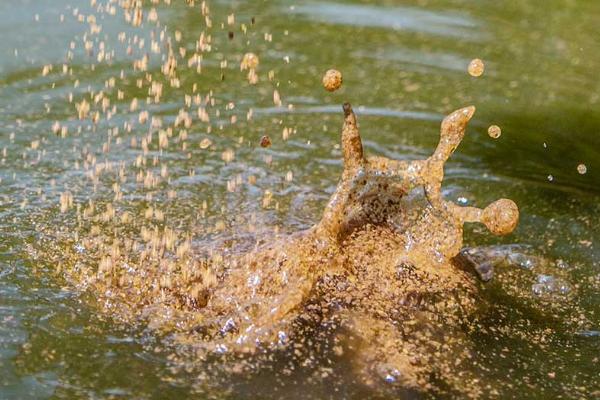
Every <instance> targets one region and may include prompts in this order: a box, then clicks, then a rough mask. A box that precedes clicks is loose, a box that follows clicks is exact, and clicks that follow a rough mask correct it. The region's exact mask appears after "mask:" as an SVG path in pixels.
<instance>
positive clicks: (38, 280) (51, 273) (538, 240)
mask: <svg viewBox="0 0 600 400" xmlns="http://www.w3.org/2000/svg"><path fill="white" fill-rule="evenodd" d="M144 3H145V4H144V8H143V10H144V18H145V20H144V23H143V24H142V25H141V26H132V24H131V23H128V22H127V21H126V19H125V18H124V16H123V9H122V8H121V7H120V6H119V5H117V2H116V1H103V0H98V1H92V2H91V3H90V2H89V1H77V0H22V1H19V2H7V1H5V2H2V3H1V4H0V37H2V41H0V148H1V150H2V155H1V160H0V213H1V218H0V224H1V232H2V235H1V236H0V249H1V251H0V371H1V372H0V398H6V399H12V398H15V399H17V398H18V399H21V398H40V399H43V398H52V399H62V398H183V397H186V396H190V397H191V396H198V397H199V398H213V397H214V398H280V397H284V396H285V397H288V398H365V397H377V396H379V397H383V398H385V397H389V398H396V397H395V395H394V393H393V392H389V391H386V390H372V389H371V388H370V387H366V386H363V385H361V384H359V383H357V382H356V381H355V378H354V377H353V376H352V375H351V374H350V373H348V372H347V369H346V367H345V365H346V364H345V362H346V361H347V360H343V359H342V360H340V361H339V365H338V366H336V365H329V364H328V365H327V366H326V368H325V366H324V365H316V366H311V367H310V368H308V367H307V368H306V369H302V368H295V369H293V370H292V371H291V372H290V369H289V368H285V367H284V363H285V361H281V362H279V361H273V362H272V363H271V364H270V365H269V366H265V367H264V368H262V369H259V371H256V372H255V373H253V374H249V375H248V376H243V377H240V376H227V375H225V376H223V375H222V374H220V375H218V377H212V378H211V379H214V380H215V382H212V381H209V382H208V383H207V379H205V377H206V374H207V373H209V372H208V371H210V370H211V369H213V367H212V365H213V364H211V363H210V362H207V361H199V360H196V361H194V357H187V358H186V359H185V360H182V356H181V354H180V353H182V352H183V350H182V348H178V347H177V346H176V345H173V343H172V341H171V340H170V339H171V338H169V335H168V332H165V331H164V330H161V331H160V332H159V333H157V331H156V330H153V329H150V328H148V326H147V324H144V323H142V322H139V321H132V320H131V319H129V318H126V317H125V316H123V314H126V313H124V312H121V311H122V310H119V304H118V303H116V305H113V306H112V307H113V308H114V315H110V313H106V312H102V311H100V308H102V307H99V305H98V304H97V303H102V302H103V301H104V299H100V298H98V297H97V293H94V292H89V291H85V290H80V289H81V287H78V285H77V284H76V283H77V282H75V284H74V282H73V276H72V274H69V273H66V274H65V273H64V271H63V269H65V268H69V265H62V264H60V263H57V262H56V260H57V259H59V258H60V255H61V254H66V253H73V250H74V253H75V254H83V253H85V254H86V257H87V258H86V262H88V263H92V264H93V263H96V264H99V263H101V262H102V259H101V258H100V257H99V256H98V258H95V256H96V254H94V253H93V251H92V250H91V249H89V248H85V247H84V246H83V245H81V244H78V243H80V242H81V243H83V242H82V241H83V240H84V239H85V238H86V237H88V236H96V237H102V238H103V239H107V238H112V239H115V238H119V239H120V240H122V241H126V240H127V239H133V238H135V237H136V236H139V235H140V232H139V230H136V229H138V228H140V227H141V225H142V223H141V222H139V221H141V220H148V224H155V226H160V227H161V229H164V228H165V227H167V228H169V229H171V230H172V231H173V232H176V233H175V234H176V235H177V234H180V235H182V236H181V237H185V240H187V242H186V243H187V244H188V245H189V246H191V247H192V248H194V249H197V251H199V252H202V253H210V252H211V249H212V248H213V247H215V246H217V245H219V246H225V247H226V246H230V247H231V248H238V247H243V246H248V244H247V243H249V242H251V241H252V237H256V236H257V235H260V234H261V233H265V232H266V234H268V232H272V231H273V230H274V229H275V227H277V230H278V231H280V232H293V231H298V230H301V229H306V228H308V227H310V226H311V225H313V224H314V223H315V222H316V221H317V220H318V219H319V218H320V215H321V212H322V209H323V207H324V205H325V203H326V201H327V199H328V197H329V196H330V195H331V193H333V191H334V189H335V186H336V184H337V180H338V178H339V175H340V173H341V170H342V164H341V150H340V148H339V132H340V129H341V123H342V118H343V114H342V112H341V104H342V103H344V102H345V101H350V102H352V104H353V106H354V109H355V110H356V112H357V115H358V118H359V120H360V127H361V133H362V136H363V143H364V147H365V151H366V152H368V153H370V154H377V155H383V156H387V157H390V158H396V159H406V160H411V159H417V158H424V157H426V156H428V155H429V154H431V151H432V149H433V148H434V146H435V144H436V143H437V140H438V137H439V134H438V132H439V123H440V121H441V120H442V118H443V117H444V115H446V114H447V113H449V112H451V111H453V110H455V109H457V108H460V107H463V106H467V105H471V104H473V105H475V106H476V107H477V113H476V114H475V117H474V119H473V120H472V121H471V123H470V126H469V128H468V130H467V135H466V138H465V140H464V141H463V143H462V144H461V146H460V148H459V150H458V151H457V153H456V154H455V155H454V156H453V157H452V158H451V160H450V161H449V163H448V164H447V166H446V179H445V181H444V194H445V196H446V198H447V199H451V200H453V201H456V202H458V203H459V204H463V205H464V204H469V205H477V206H483V205H486V204H488V203H490V202H491V201H494V200H496V199H497V198H500V197H506V198H510V199H513V200H514V201H515V202H516V203H517V204H518V205H519V208H520V212H521V219H520V224H519V226H518V228H517V229H516V231H515V232H514V233H513V234H511V235H509V236H506V237H502V238H498V237H494V236H491V235H489V234H487V233H486V232H484V229H483V228H481V227H478V226H473V227H469V229H468V231H467V232H466V235H465V244H467V245H469V246H493V247H488V248H487V250H488V251H487V254H488V255H489V256H495V257H497V258H501V259H503V260H504V261H503V262H502V263H500V264H499V265H497V266H496V269H495V276H494V278H493V279H492V280H491V281H490V282H487V283H482V284H481V285H480V286H481V287H480V289H481V292H482V295H483V296H484V298H485V299H486V301H487V302H488V303H489V307H488V309H487V311H486V314H485V316H484V317H483V319H482V321H481V325H479V328H478V329H477V330H475V331H472V332H470V333H469V336H470V339H471V340H472V342H473V346H474V350H473V354H472V358H471V361H470V366H469V367H468V368H469V370H470V371H469V372H470V374H472V375H475V376H476V379H477V381H478V382H479V384H480V386H481V388H482V392H483V393H484V396H486V397H502V398H509V397H513V398H592V397H598V396H600V383H599V380H598V375H599V374H600V264H599V260H600V248H599V245H598V243H599V240H600V231H599V230H598V229H597V226H596V224H597V216H598V215H599V212H600V205H599V199H600V191H599V189H598V188H599V187H600V175H599V174H597V171H599V170H600V157H598V154H597V152H598V151H599V149H600V113H599V112H598V107H599V106H600V81H599V80H598V76H597V66H598V65H600V43H599V42H598V40H597V33H598V27H597V21H598V19H599V18H600V3H598V2H594V1H555V0H549V1H546V2H544V4H543V5H542V4H541V3H540V2H538V1H533V0H531V1H529V0H527V1H525V0H523V1H519V2H492V1H478V2H472V1H448V0H430V1H429V0H419V1H392V0H390V1H379V2H373V1H331V2H329V1H321V2H320V1H299V2H293V1H287V0H281V1H280V0H273V1H250V2H244V1H211V2H208V3H209V7H210V13H207V12H205V13H204V14H208V15H209V17H210V19H211V21H212V27H210V28H209V27H207V22H206V16H205V15H203V12H202V2H201V1H195V2H194V1H187V2H177V1H174V0H173V1H172V3H173V4H170V5H167V4H165V2H163V1H160V2H159V1H156V2H152V1H146V2H144ZM152 3H156V4H152ZM190 3H195V4H193V5H192V4H190ZM111 7H114V14H115V15H112V14H113V12H112V10H111ZM152 7H156V10H157V12H158V15H159V19H158V21H157V22H155V21H152V20H151V18H150V20H149V19H148V16H149V15H152V12H151V8H152ZM99 9H100V10H99ZM90 15H94V16H95V18H90V17H89V16H90ZM231 15H233V17H229V21H228V16H231ZM157 24H160V25H159V27H157ZM242 25H244V26H242ZM161 32H164V33H163V35H165V36H168V37H169V38H171V46H172V49H173V54H174V57H175V58H176V59H177V60H178V61H177V62H178V68H177V78H178V79H179V83H178V84H177V82H175V83H173V81H172V79H173V78H172V77H169V76H167V77H165V75H164V74H163V72H161V67H162V66H163V64H164V63H165V61H166V59H165V58H164V56H165V55H167V54H168V52H167V51H166V49H167V47H168V45H167V44H166V43H167V39H165V38H164V37H162V38H161ZM203 32H204V36H203V37H201V34H202V33H203ZM121 33H123V34H121ZM120 36H121V38H122V39H123V40H120V38H119V37H120ZM208 36H210V38H208ZM176 38H178V39H179V40H177V39H176ZM142 40H143V41H144V44H143V45H142V44H141V43H140V42H141V41H142ZM72 42H73V43H74V44H73V46H71V43H72ZM153 42H155V46H154V45H153ZM86 43H89V44H88V46H89V47H88V49H87V50H86V49H85V46H86ZM153 46H154V47H153ZM202 46H210V50H209V49H207V48H204V50H203V51H202V52H200V51H198V50H197V49H198V48H199V47H202ZM128 47H130V48H129V49H128ZM180 49H181V50H180ZM184 51H185V54H183V52H184ZM196 51H198V52H199V53H201V54H202V57H203V58H202V62H201V71H198V70H197V63H194V62H193V60H192V61H191V62H190V63H188V60H189V59H190V58H191V55H192V54H193V53H194V52H196ZM247 52H252V53H255V54H257V55H258V56H259V59H260V64H259V65H258V68H257V71H256V72H257V74H258V82H257V83H256V84H255V85H253V84H250V83H249V82H248V79H247V73H248V72H247V71H240V62H241V61H242V57H243V55H244V54H245V53H247ZM145 54H148V55H149V59H148V65H147V71H143V70H139V68H138V70H135V69H134V68H133V67H132V65H133V61H134V60H141V59H142V58H143V57H144V55H145ZM474 58H481V59H482V60H483V61H484V63H485V72H484V74H483V75H482V76H481V77H477V78H475V77H472V76H470V75H469V74H468V73H467V65H468V64H469V62H470V61H471V60H472V59H474ZM196 61H197V60H196ZM50 65H51V66H52V67H51V68H50V67H49V66H50ZM63 65H65V67H64V69H63ZM45 66H46V67H45ZM139 66H140V64H138V67H139ZM332 67H334V68H337V69H339V70H340V71H342V73H343V75H344V84H343V86H342V88H341V89H340V90H338V91H336V92H334V93H329V92H326V91H325V90H323V88H322V86H321V77H322V75H323V73H324V71H326V70H327V69H329V68H332ZM142 69H143V68H142ZM147 74H152V76H153V81H154V82H160V83H161V84H162V89H161V88H160V87H158V86H155V87H154V89H152V84H151V83H150V80H149V79H147V76H148V75H147ZM167 75H168V74H167ZM158 77H160V78H158ZM194 87H195V88H194ZM149 91H150V92H149ZM275 91H276V92H277V95H274V92H275ZM90 92H93V94H94V96H91V97H90V95H89V93H90ZM101 92H102V93H103V95H98V94H99V93H101ZM119 92H121V94H120V93H119ZM149 93H150V94H149ZM196 94H197V95H199V97H198V101H196V99H195V96H196ZM186 95H188V98H187V99H186ZM71 96H72V99H70V97H71ZM94 97H96V99H94ZM274 97H275V99H274ZM277 97H279V99H280V100H279V99H277ZM134 98H137V99H138V104H137V108H136V107H134V105H133V104H132V100H133V99H134ZM83 99H87V100H86V101H87V102H88V104H89V106H90V111H89V112H86V111H87V110H83V111H82V109H85V108H86V106H83V107H82V106H81V104H82V101H83ZM207 99H208V103H207V102H206V100H207ZM95 100H96V101H95ZM157 100H158V101H157ZM103 102H104V104H103ZM280 102H281V104H280ZM199 104H200V105H202V107H201V108H202V109H203V110H204V111H206V113H207V115H208V116H209V117H210V121H202V116H201V115H199V114H197V111H196V110H197V109H198V105H199ZM76 105H78V106H79V110H78V109H77V107H76ZM103 108H104V109H103ZM181 109H185V110H188V111H189V115H190V116H191V117H193V118H192V119H193V121H192V123H191V125H190V126H189V127H185V124H186V118H187V116H186V115H185V114H182V113H180V110H181ZM145 110H147V111H148V118H147V122H146V121H143V120H144V119H145V114H143V113H142V115H140V113H141V112H142V111H145ZM95 112H99V114H98V116H99V118H98V120H97V121H94V113H95ZM78 114H80V116H82V117H83V118H82V119H81V120H80V119H79V118H78ZM88 114H89V115H88ZM178 118H179V121H176V120H177V119H178ZM141 120H142V121H141ZM159 123H160V124H162V125H163V126H164V127H166V126H167V125H173V124H175V123H177V124H178V125H179V126H178V127H177V128H176V129H175V130H174V131H173V132H172V133H170V134H168V135H167V134H166V133H165V134H164V135H166V136H164V135H163V136H164V137H163V138H161V137H160V134H159V133H158V130H159V128H158V124H159ZM151 124H152V125H154V128H151V127H150V125H151ZM490 125H498V126H499V127H500V128H501V132H502V133H501V136H500V137H499V138H497V139H493V138H491V137H490V136H489V135H488V127H489V126H490ZM182 130H185V132H183V133H182ZM148 132H153V135H154V136H153V139H152V140H153V141H150V143H148V140H147V135H148ZM263 135H268V136H269V137H270V138H271V141H272V146H271V147H269V148H261V147H260V146H259V143H260V140H261V137H262V136H263ZM167 136H168V137H167ZM580 164H584V165H585V173H583V174H582V173H581V172H583V168H581V167H580V168H578V166H579V165H580ZM140 174H141V175H140ZM123 177H124V178H123ZM61 196H62V199H61ZM61 207H62V208H63V210H62V212H61ZM92 208H93V209H94V210H93V211H92V210H91V209H92ZM86 209H88V210H89V211H87V214H86V211H85V210H86ZM98 210H102V211H101V212H100V211H98ZM112 210H114V213H116V215H117V216H120V217H122V215H123V213H124V212H127V215H128V216H129V217H128V218H129V220H133V223H132V224H131V229H128V227H127V226H128V225H127V224H122V226H119V227H118V229H117V228H116V227H115V226H112V225H110V224H109V223H108V221H109V220H111V219H112V218H114V215H113V214H111V213H113V211H112ZM148 210H150V211H148ZM89 213H92V214H96V215H98V218H99V219H98V220H96V222H97V223H94V224H88V223H87V222H86V215H87V216H89ZM103 218H104V219H103ZM98 221H99V222H98ZM138 222H139V224H138V225H136V223H138ZM91 225H94V226H93V227H92V226H91ZM149 226H150V225H149ZM242 227H243V228H242ZM146 233H147V232H146ZM73 243H75V245H74V246H73V245H72V244H73ZM78 246H80V247H78ZM236 246H237V247H236ZM198 249H199V250H198ZM87 253H90V254H89V255H87ZM81 257H82V258H84V256H83V255H82V256H81ZM506 260H508V262H506ZM71 267H73V266H71ZM104 305H106V304H104ZM104 311H105V310H104ZM138 322H139V323H138ZM282 357H284V356H282ZM284 358H285V357H284ZM326 361H330V360H328V359H327V360H325V361H323V362H324V363H325V362H326ZM317 364H318V363H317ZM334 364H335V363H334ZM464 368H467V367H464ZM324 371H325V372H326V373H324ZM380 385H381V386H385V382H382V383H381V384H380ZM432 393H438V395H439V396H442V397H444V396H448V397H451V396H452V394H448V393H446V394H445V395H444V394H439V393H444V392H443V390H441V389H440V391H438V392H436V391H433V392H431V393H422V394H419V396H422V397H428V396H431V395H432Z"/></svg>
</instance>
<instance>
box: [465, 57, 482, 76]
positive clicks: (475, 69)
mask: <svg viewBox="0 0 600 400" xmlns="http://www.w3.org/2000/svg"><path fill="white" fill-rule="evenodd" d="M467 70H468V71H469V75H471V76H474V77H478V76H481V75H483V71H484V70H485V65H484V64H483V61H481V60H480V59H479V58H476V59H474V60H471V62H470V63H469V67H468V68H467Z"/></svg>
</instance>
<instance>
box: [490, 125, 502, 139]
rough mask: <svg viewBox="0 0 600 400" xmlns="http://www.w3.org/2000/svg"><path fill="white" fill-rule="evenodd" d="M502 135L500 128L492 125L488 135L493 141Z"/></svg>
mask: <svg viewBox="0 0 600 400" xmlns="http://www.w3.org/2000/svg"><path fill="white" fill-rule="evenodd" d="M501 134H502V130H501V129H500V127H499V126H498V125H491V126H490V127H489V128H488V135H490V137H491V138H493V139H498V138H499V137H500V135H501Z"/></svg>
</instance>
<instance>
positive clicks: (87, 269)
mask: <svg viewBox="0 0 600 400" xmlns="http://www.w3.org/2000/svg"><path fill="white" fill-rule="evenodd" d="M343 108H344V115H345V118H344V126H343V129H342V135H341V141H342V149H343V158H344V171H343V173H342V177H341V180H340V182H339V184H338V187H337V189H336V191H335V193H334V194H333V195H332V197H331V199H330V201H329V203H328V204H327V206H326V208H325V211H324V213H323V217H322V219H321V220H320V221H319V222H318V223H317V224H316V225H315V226H314V227H313V228H311V229H309V230H307V231H304V232H299V233H296V234H292V235H289V236H283V237H279V238H277V239H272V240H270V241H269V242H268V243H266V244H262V245H259V244H256V246H255V247H256V248H255V249H254V250H251V251H248V252H246V253H245V254H237V253H236V252H233V253H232V252H231V251H228V250H227V249H225V248H218V247H216V248H215V251H214V252H213V255H212V257H210V258H204V259H203V258H202V257H201V255H200V254H195V253H194V251H192V250H190V249H189V248H188V247H189V244H186V243H189V242H183V243H181V244H179V245H178V246H176V245H175V243H176V241H177V239H176V236H175V233H174V232H172V231H169V230H168V229H166V228H165V230H164V231H163V232H160V233H159V231H158V230H155V231H154V232H148V231H147V230H144V229H142V232H141V234H142V236H146V237H147V242H148V247H149V248H146V249H144V250H141V252H140V249H139V248H138V246H137V245H136V244H135V243H134V242H133V241H130V240H127V239H126V240H125V241H124V243H120V242H119V241H118V239H115V238H112V239H111V240H110V241H109V242H112V243H107V240H106V237H103V236H95V235H94V232H91V235H89V236H88V237H84V238H80V239H79V241H77V242H73V243H71V244H70V245H67V246H66V249H65V247H62V246H61V254H60V255H55V259H56V262H57V263H59V264H60V265H61V266H62V267H61V269H62V270H63V271H64V273H65V275H66V276H67V277H68V278H69V280H70V281H71V282H73V283H75V284H76V285H78V286H80V287H82V288H85V289H86V290H87V291H89V292H92V293H94V295H95V296H97V297H98V299H100V304H101V306H102V307H103V309H104V312H107V313H110V315H111V316H112V317H114V318H117V319H118V318H120V319H121V320H123V321H126V322H128V323H133V322H140V321H145V322H144V323H145V324H148V326H150V327H151V328H152V329H153V330H155V331H157V332H162V333H163V334H173V333H175V336H173V337H175V338H176V339H175V342H177V343H179V344H180V345H181V344H185V345H186V346H191V347H192V348H193V349H194V354H195V356H196V357H198V359H206V358H207V357H211V355H214V354H225V355H226V354H230V355H231V356H233V357H234V359H235V360H236V362H235V363H234V364H230V363H227V362H225V359H224V360H222V363H223V366H225V365H227V366H228V367H227V368H228V370H229V371H230V372H231V371H236V372H240V371H247V370H252V369H256V365H257V364H256V363H257V362H259V360H258V359H257V358H256V356H251V355H252V354H254V355H256V354H257V353H259V354H264V351H265V350H268V349H269V350H270V351H275V350H281V349H285V348H289V347H290V346H291V347H292V348H295V346H300V347H302V346H303V344H305V343H306V341H311V340H313V339H314V338H321V340H323V341H325V342H327V340H328V339H327V338H330V334H331V332H332V331H333V332H336V335H335V336H334V339H332V340H333V341H334V342H335V347H336V349H337V351H339V352H342V353H343V352H348V353H350V354H352V356H351V358H352V362H351V364H352V366H353V368H354V370H355V373H356V375H357V376H359V377H360V378H361V381H362V382H363V383H364V384H366V385H369V386H373V387H380V385H381V383H382V382H387V384H388V385H391V387H398V388H402V389H403V390H407V389H410V390H428V389H432V386H431V382H430V377H431V376H432V374H434V375H435V376H437V377H438V378H437V379H441V380H443V381H444V382H446V383H447V384H448V385H450V386H451V387H453V388H454V389H456V390H460V391H461V392H463V393H464V392H467V391H470V392H472V393H473V394H476V393H477V390H476V389H475V385H474V384H473V383H472V382H471V383H469V381H468V380H467V379H465V375H464V374H465V373H464V372H463V373H460V372H459V373H457V371H456V368H455V367H452V366H451V363H457V362H458V363H460V361H457V360H456V359H454V358H453V359H452V360H450V359H446V357H445V356H444V355H443V354H442V353H441V352H440V349H441V348H454V349H457V351H458V353H459V354H460V352H464V351H467V350H465V349H467V348H468V343H467V341H466V340H465V339H464V333H461V326H466V325H468V324H469V323H470V322H472V321H473V319H474V318H476V313H475V311H476V309H477V293H476V289H475V278H474V275H473V274H470V273H469V272H465V271H464V270H463V269H461V268H460V267H458V266H456V265H455V263H454V262H453V258H454V257H455V256H456V255H457V254H458V252H459V251H460V249H461V247H462V230H463V224H464V223H465V222H481V223H483V224H485V225H486V226H487V227H488V229H489V230H490V231H491V232H493V233H494V234H498V235H503V234H508V233H510V232H511V231H512V230H513V229H514V228H515V226H516V224H517V221H518V209H517V207H516V205H515V204H514V203H513V202H512V201H510V200H507V199H501V200H498V201H496V202H494V203H492V204H491V205H489V206H488V207H486V208H485V209H479V208H475V207H460V206H458V205H456V204H454V203H452V202H448V201H445V200H444V199H443V198H442V194H441V184H442V180H443V169H444V163H445V162H446V160H448V158H449V157H450V155H451V154H452V153H453V152H454V150H455V149H456V147H457V146H458V144H459V143H460V141H461V140H462V139H463V137H464V133H465V129H466V125H467V122H468V121H469V119H470V118H471V117H472V116H473V113H474V112H475V109H474V107H466V108H463V109H460V110H457V111H455V112H454V113H452V114H450V115H449V116H448V117H446V118H445V119H444V121H443V122H442V126H441V136H440V141H439V144H438V146H437V148H436V150H435V152H434V153H433V155H432V156H431V157H429V158H427V159H425V160H416V161H408V162H405V161H397V160H392V159H388V158H384V157H372V158H366V157H365V156H364V155H363V148H362V144H361V137H360V134H359V130H358V125H357V120H356V116H355V114H354V113H353V111H352V108H351V106H350V104H345V105H344V107H343ZM421 189H422V190H421ZM102 248H104V250H103V251H104V252H105V255H104V256H102V257H99V254H98V253H97V252H96V251H94V250H91V251H90V250H88V251H87V254H85V255H84V254H83V253H84V252H83V251H82V249H102ZM182 248H183V250H181V249H182ZM70 249H73V250H70ZM106 252H108V254H106ZM86 258H87V262H85V261H84V260H85V259H86ZM323 327H327V329H324V328H323ZM328 335H329V336H328ZM311 338H313V339H311ZM457 351H454V352H453V354H456V352H457ZM242 354H249V356H247V358H246V359H245V360H243V361H240V359H239V356H240V355H242ZM465 354H468V351H467V353H465ZM386 387H387V388H388V389H389V387H390V386H386Z"/></svg>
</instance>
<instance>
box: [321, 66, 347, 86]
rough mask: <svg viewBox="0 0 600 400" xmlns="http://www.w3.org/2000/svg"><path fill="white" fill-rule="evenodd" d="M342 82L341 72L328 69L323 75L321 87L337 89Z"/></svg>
mask: <svg viewBox="0 0 600 400" xmlns="http://www.w3.org/2000/svg"><path fill="white" fill-rule="evenodd" d="M342 82H343V79H342V73H341V72H340V71H338V70H336V69H330V70H328V71H327V72H325V75H324V76H323V87H324V88H325V89H326V90H327V91H329V92H334V91H336V90H338V89H339V88H340V86H342Z"/></svg>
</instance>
